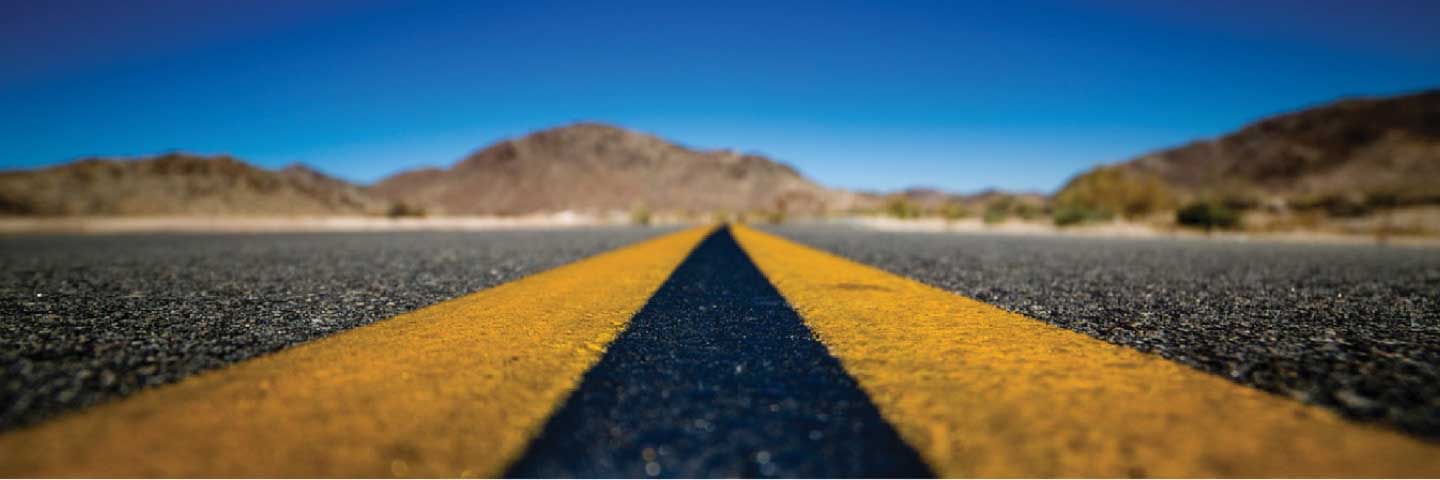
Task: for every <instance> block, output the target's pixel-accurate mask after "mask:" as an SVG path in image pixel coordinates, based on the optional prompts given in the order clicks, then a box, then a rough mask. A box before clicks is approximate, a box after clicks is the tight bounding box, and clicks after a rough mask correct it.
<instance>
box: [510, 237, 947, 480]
mask: <svg viewBox="0 0 1440 480" xmlns="http://www.w3.org/2000/svg"><path fill="white" fill-rule="evenodd" d="M661 474H663V475H665V476H666V477H762V476H763V477H776V476H779V477H812V478H813V477H846V478H849V477H929V476H932V475H933V474H932V473H930V471H929V468H928V467H926V466H925V464H924V463H923V462H922V461H921V460H920V457H919V456H918V455H917V454H916V453H915V451H914V450H912V449H911V448H910V447H909V446H908V445H906V444H905V443H904V441H902V440H901V439H900V437H899V435H897V434H896V432H895V430H894V429H893V428H891V427H890V425H889V424H888V423H886V422H885V420H884V419H882V418H881V417H880V413H879V412H878V411H876V409H875V406H874V405H873V404H871V402H870V400H869V398H867V397H866V395H865V393H864V392H862V391H861V390H860V387H859V385H857V384H856V383H855V380H854V379H853V378H851V377H850V375H849V374H847V373H846V372H845V369H844V368H842V367H841V366H840V363H839V362H838V361H836V359H835V358H834V357H832V356H830V355H829V354H828V353H827V352H826V349H825V347H824V346H823V345H821V344H820V342H818V341H816V340H815V338H814V335H812V334H811V333H810V331H809V329H808V328H806V326H805V324H804V322H803V321H802V320H801V319H800V317H799V316H797V315H796V314H795V312H794V311H793V310H791V309H790V308H789V307H788V306H787V305H786V303H785V299H784V298H783V297H781V296H780V293H779V292H776V291H775V288H774V287H772V286H771V285H770V283H769V282H768V281H767V280H766V279H765V276H764V275H762V274H761V273H760V272H759V271H758V270H756V269H755V266H754V265H752V264H751V263H750V261H749V259H748V258H747V257H746V255H745V252H742V251H741V250H740V247H739V246H738V245H736V244H735V240H734V239H733V238H732V237H731V235H730V232H728V231H726V230H721V231H719V232H718V233H716V234H715V235H712V236H710V237H709V238H707V239H706V240H705V241H704V242H701V243H700V245H699V246H698V247H696V248H695V251H694V252H693V253H691V254H690V256H689V257H688V258H687V259H686V260H685V262H684V263H681V264H680V266H679V267H678V268H677V269H676V270H675V273H674V274H672V275H671V276H670V279H669V280H668V281H666V283H665V284H664V285H662V286H661V287H660V290H659V291H657V292H656V293H655V295H654V296H653V297H651V298H650V301H649V303H648V304H646V306H645V308H644V309H642V310H641V311H640V312H639V313H637V314H636V315H635V318H634V319H632V320H631V321H630V326H629V327H628V328H626V329H625V331H624V333H621V334H620V336H619V337H618V338H616V339H615V342H614V343H612V344H611V345H610V348H608V349H607V351H606V354H605V356H604V358H603V359H602V360H601V361H600V362H599V363H598V364H596V365H595V366H594V367H593V368H591V369H590V371H589V372H588V373H586V375H585V378H584V380H583V381H582V382H581V383H580V385H579V387H578V388H577V389H576V391H575V393H573V394H571V396H570V399H569V400H568V401H567V402H565V404H564V405H563V406H562V407H561V408H560V409H559V410H558V411H557V412H556V413H555V414H554V416H553V417H552V418H551V419H550V421H549V422H548V423H547V425H546V426H545V429H544V431H543V432H542V433H541V434H540V436H539V437H537V438H536V439H535V441H534V442H533V443H531V445H530V447H529V452H528V454H526V455H525V456H523V457H522V458H521V459H520V460H519V461H518V462H517V463H516V464H515V465H514V466H513V467H511V469H510V471H509V474H508V475H507V476H513V477H542V478H553V477H565V478H573V477H581V478H587V477H588V478H593V477H601V478H604V477H645V476H647V475H648V476H657V475H661Z"/></svg>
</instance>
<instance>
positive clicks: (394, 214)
mask: <svg viewBox="0 0 1440 480" xmlns="http://www.w3.org/2000/svg"><path fill="white" fill-rule="evenodd" d="M385 216H387V217H390V218H404V217H423V216H425V208H424V207H420V206H416V205H410V204H407V203H404V202H395V203H392V204H390V208H389V209H388V210H386V211H385Z"/></svg>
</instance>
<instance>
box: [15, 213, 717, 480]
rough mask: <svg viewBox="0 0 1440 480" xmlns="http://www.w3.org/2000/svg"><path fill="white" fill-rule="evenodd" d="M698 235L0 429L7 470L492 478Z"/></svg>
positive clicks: (25, 473) (700, 231)
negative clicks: (21, 426)
mask: <svg viewBox="0 0 1440 480" xmlns="http://www.w3.org/2000/svg"><path fill="white" fill-rule="evenodd" d="M709 231H711V228H696V229H691V230H688V231H684V232H680V233H676V234H672V235H667V236H664V237H660V238H657V239H653V240H650V241H646V242H643V243H641V244H637V245H634V246H630V247H626V248H622V249H619V250H615V251H612V252H609V253H605V254H601V255H598V256H595V257H592V258H589V259H586V260H582V261H580V262H576V263H574V264H570V265H567V266H564V267H560V268H557V269H554V270H551V271H548V272H544V273H541V274H537V275H534V276H531V277H527V278H524V279H521V280H518V281H515V282H511V283H508V284H504V285H500V286H497V287H494V288H491V289H488V290H483V291H481V292H478V293H474V294H471V295H468V296H465V297H461V298H458V299H455V300H451V301H449V302H445V303H441V304H438V305H435V306H432V307H429V308H425V309H421V310H418V311H415V312H412V313H408V314H404V315H400V316H398V317H395V318H392V319H389V320H386V321H383V322H378V323H375V324H372V325H369V326H366V327H361V328H357V329H355V330H351V331H348V332H344V333H341V334H337V335H334V336H331V337H326V338H324V339H321V340H317V341H314V342H311V343H308V344H305V345H301V346H298V347H295V348H291V349H288V350H284V351H281V352H279V353H276V354H273V355H269V356H265V357H261V358H257V359H254V360H250V361H247V362H244V363H240V364H237V365H234V366H231V367H228V368H224V369H221V370H219V371H216V372H211V373H208V374H202V375H199V376H196V377H193V378H190V379H187V380H185V381H182V382H180V383H177V384H175V385H171V386H168V387H162V388H158V389H155V390H150V391H146V392H142V393H140V394H138V395H135V396H134V397H131V398H128V399H124V400H121V401H118V402H114V403H109V404H105V405H102V406H99V407H96V408H93V409H90V410H86V411H83V412H80V413H78V414H74V415H70V416H66V417H63V418H60V419H57V420H56V421H54V422H50V423H46V424H42V425H40V426H38V427H36V428H31V429H26V430H21V431H17V432H13V433H10V434H7V435H4V436H3V437H0V476H5V477H17V476H20V477H32V476H38V477H49V476H84V477H132V476H143V477H154V476H160V477H173V476H184V477H195V476H204V477H210V476H225V477H257V476H262V477H271V476H286V477H295V476H298V477H319V476H346V477H388V476H392V475H394V476H447V477H454V476H474V475H479V476H495V475H500V474H502V473H503V471H502V469H503V468H505V466H506V464H507V463H508V462H509V461H511V459H512V458H513V457H515V456H516V455H519V453H520V451H521V449H523V448H524V447H525V445H526V443H527V442H528V441H529V439H530V438H531V437H532V436H533V435H534V434H535V433H536V432H537V431H538V429H539V428H540V427H541V426H542V423H543V421H544V419H545V418H546V417H547V416H548V415H549V414H550V412H551V410H552V409H553V408H554V407H555V405H557V404H558V403H559V402H560V401H562V400H563V399H564V397H565V395H567V394H568V393H569V392H570V391H571V390H572V389H573V388H574V387H575V385H576V384H577V383H578V381H579V379H580V377H581V375H582V374H583V373H584V371H585V370H586V369H588V368H589V367H590V366H591V365H593V364H594V363H595V362H596V361H597V360H598V359H599V358H600V355H601V352H602V351H603V350H604V348H605V347H606V346H607V345H608V344H609V343H610V341H611V340H612V339H614V338H615V336H616V335H617V334H618V333H619V332H620V331H621V330H622V329H623V328H624V327H625V325H626V324H627V323H628V322H629V320H630V317H631V316H632V315H634V313H635V312H637V311H638V310H639V309H640V308H641V307H642V306H643V305H644V303H645V302H646V301H647V300H648V299H649V298H650V296H651V295H652V294H653V293H654V292H655V290H657V289H658V288H659V286H660V284H661V283H663V282H664V281H665V279H666V278H667V277H668V276H669V274H670V272H671V271H672V270H674V269H675V267H676V266H677V265H679V264H680V262H681V261H682V260H684V258H685V256H686V255H687V254H688V253H689V252H690V250H692V249H693V248H694V247H695V245H697V244H698V243H699V242H700V240H701V239H702V238H703V237H704V235H705V234H706V233H708V232H709Z"/></svg>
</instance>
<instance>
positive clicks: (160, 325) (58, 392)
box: [0, 228, 673, 431]
mask: <svg viewBox="0 0 1440 480" xmlns="http://www.w3.org/2000/svg"><path fill="white" fill-rule="evenodd" d="M670 230H673V229H649V228H605V229H594V230H549V231H490V232H382V233H307V234H253V235H252V234H221V235H186V234H161V235H103V236H13V237H0V266H3V268H0V373H3V378H4V381H3V382H0V431H6V430H10V429H14V428H16V427H19V426H23V425H29V424H33V423H35V422H38V421H41V420H44V419H47V418H50V417H52V416H54V415H55V414H58V413H61V412H65V411H70V410H75V409H79V408H82V407H85V406H89V405H93V404H95V403H98V402H101V401H104V400H107V399H112V398H118V397H123V396H127V395H130V394H132V393H134V392H136V391H138V390H140V389H142V388H146V387H150V386H155V385H160V384H166V383H170V382H174V381H176V380H178V379H181V378H184V377H186V376H189V375H192V374H194V373H197V372H200V371H204V370H209V369H212V368H216V367H219V366H223V365H227V364H230V363H234V362H237V361H240V360H244V359H248V358H252V357H254V356H256V355H260V354H264V353H267V352H273V351H276V350H279V349H282V348H285V347H288V346H291V345H295V344H298V343H301V342H305V341H307V340H312V339H315V338H320V337H323V336H326V335H329V334H332V333H335V332H338V331H342V330H347V329H350V328H354V327H356V326H360V325H365V324H368V323H371V322H374V321H377V320H382V319H385V318H389V317H392V316H394V315H397V314H400V313H404V312H408V311H412V310H415V309H417V308H420V307H423V306H426V305H430V304H434V303H436V302H439V301H443V300H447V299H450V298H454V297H457V296H460V295H463V294H466V293H470V292H473V291H476V290H480V289H483V288H487V287H491V286H494V285H498V284H501V283H505V282H508V281H511V280H514V279H517V278H520V277H523V276H525V275H528V274H531V273H536V272H538V271H541V270H545V269H548V268H552V267H556V266H559V265H562V264H566V263H569V262H572V261H574V260H578V259H580V258H584V257H587V256H590V255H594V254H596V253H600V252H603V251H607V250H611V249H613V248H616V247H620V246H623V245H627V244H631V243H634V242H636V241H639V240H641V239H644V238H648V237H652V236H654V235H656V234H659V233H661V232H664V231H670Z"/></svg>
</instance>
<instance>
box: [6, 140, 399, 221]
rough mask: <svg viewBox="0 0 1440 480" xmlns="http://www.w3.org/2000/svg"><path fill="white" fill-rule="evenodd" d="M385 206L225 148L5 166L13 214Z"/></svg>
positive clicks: (297, 169) (280, 211)
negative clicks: (210, 152)
mask: <svg viewBox="0 0 1440 480" xmlns="http://www.w3.org/2000/svg"><path fill="white" fill-rule="evenodd" d="M385 208H386V205H385V204H384V202H383V201H382V200H380V199H377V198H375V197H374V196H372V195H370V194H369V193H367V192H365V191H364V189H362V188H360V187H357V186H354V185H351V184H349V183H346V182H344V181H341V180H338V179H335V178H331V177H329V176H326V175H325V174H322V173H320V172H317V171H315V170H312V169H310V168H308V167H305V166H303V165H293V166H290V167H286V168H284V169H282V170H278V171H271V170H265V169H261V168H257V167H254V166H251V165H249V164H247V163H245V162H242V161H240V160H237V159H234V158H231V157H228V156H223V155H222V156H212V157H205V156H195V155H187V154H180V153H171V154H165V155H160V156H157V157H150V158H144V159H138V160H107V159H86V160H81V161H78V162H75V163H71V164H67V165H61V166H57V167H51V168H45V169H40V170H33V171H23V172H5V173H0V214H8V215H35V216H69V215H107V216H110V215H113V216H126V215H130V216H141V215H253V216H268V215H337V214H346V215H360V214H370V213H379V212H383V211H384V210H385Z"/></svg>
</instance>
